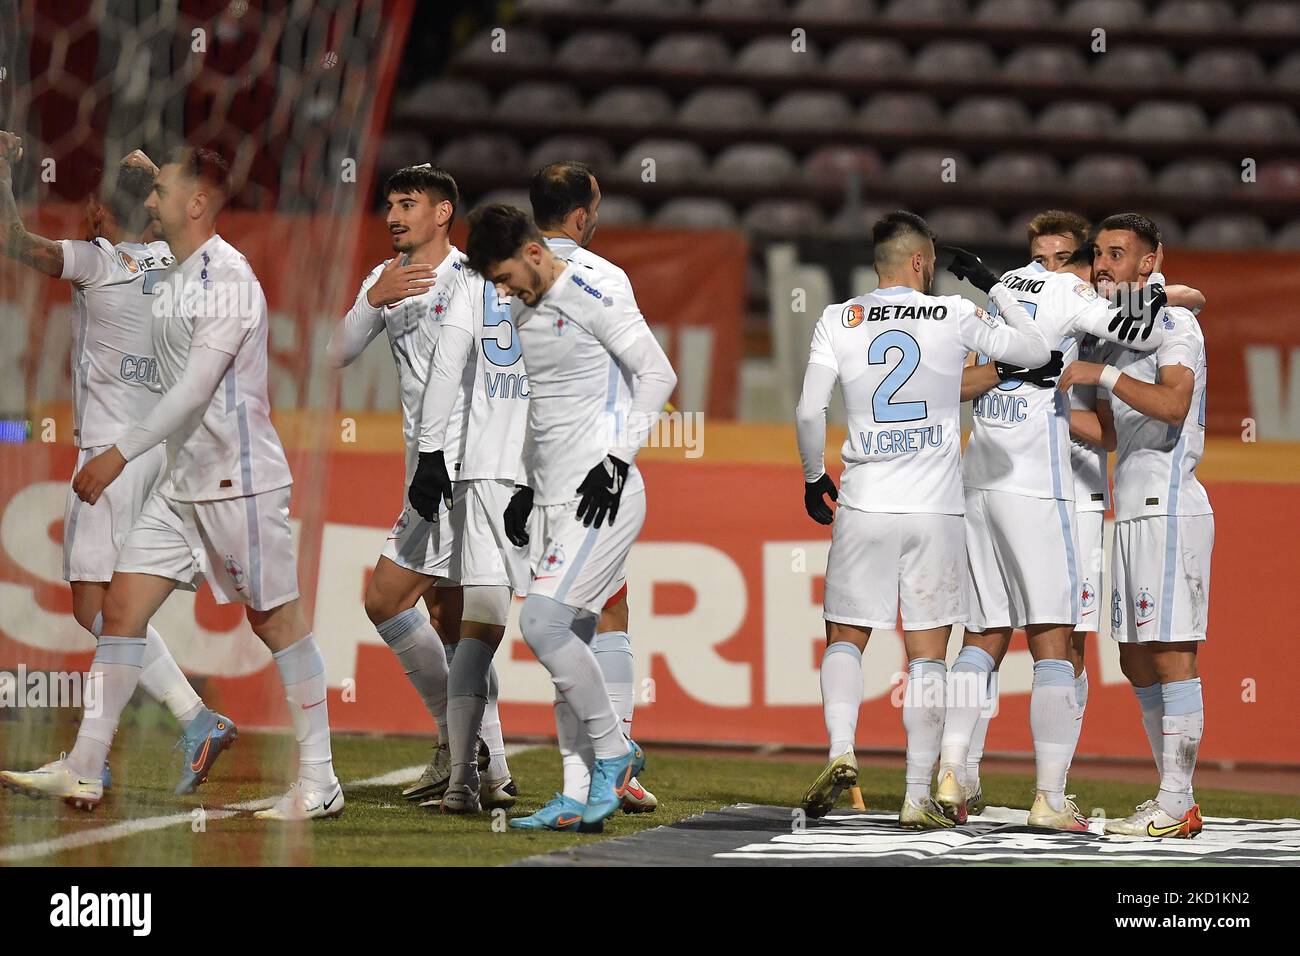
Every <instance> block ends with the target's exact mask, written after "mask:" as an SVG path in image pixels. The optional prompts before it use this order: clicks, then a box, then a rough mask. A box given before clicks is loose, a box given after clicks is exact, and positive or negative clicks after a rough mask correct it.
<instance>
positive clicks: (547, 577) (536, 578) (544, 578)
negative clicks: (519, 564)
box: [533, 574, 559, 581]
mask: <svg viewBox="0 0 1300 956" xmlns="http://www.w3.org/2000/svg"><path fill="white" fill-rule="evenodd" d="M558 576H559V575H555V574H536V575H533V580H534V581H549V580H550V579H551V578H554V577H558Z"/></svg>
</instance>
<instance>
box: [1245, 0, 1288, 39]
mask: <svg viewBox="0 0 1300 956" xmlns="http://www.w3.org/2000/svg"><path fill="white" fill-rule="evenodd" d="M1241 25H1242V26H1243V27H1245V28H1246V29H1247V30H1259V31H1260V32H1261V33H1300V7H1297V6H1296V4H1295V2H1294V0H1264V2H1262V3H1252V4H1251V5H1250V9H1249V10H1247V11H1246V15H1245V16H1244V17H1242V19H1241Z"/></svg>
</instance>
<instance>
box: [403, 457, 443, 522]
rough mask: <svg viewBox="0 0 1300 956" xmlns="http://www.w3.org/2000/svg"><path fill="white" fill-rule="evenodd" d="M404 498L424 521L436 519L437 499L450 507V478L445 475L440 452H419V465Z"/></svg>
mask: <svg viewBox="0 0 1300 956" xmlns="http://www.w3.org/2000/svg"><path fill="white" fill-rule="evenodd" d="M406 497H407V499H408V500H409V501H410V502H411V507H412V508H414V509H415V510H416V511H417V512H419V514H420V517H421V518H423V519H424V520H425V521H432V520H433V519H434V518H436V517H438V499H439V498H441V499H442V500H444V501H445V502H447V507H448V508H450V507H451V476H450V475H448V474H447V462H446V460H445V458H444V457H443V454H442V452H441V451H422V452H420V463H419V465H417V466H416V468H415V477H414V478H412V479H411V487H410V489H409V490H408V491H407V492H406Z"/></svg>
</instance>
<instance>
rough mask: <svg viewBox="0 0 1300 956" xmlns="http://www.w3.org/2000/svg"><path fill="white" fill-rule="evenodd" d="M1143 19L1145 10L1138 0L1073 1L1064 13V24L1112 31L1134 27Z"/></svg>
mask: <svg viewBox="0 0 1300 956" xmlns="http://www.w3.org/2000/svg"><path fill="white" fill-rule="evenodd" d="M1145 19H1146V10H1145V9H1144V8H1143V5H1142V3H1141V2H1140V0H1075V2H1074V3H1072V4H1070V8H1069V9H1068V10H1066V11H1065V17H1064V22H1066V23H1068V24H1069V25H1070V26H1083V27H1104V28H1105V29H1107V30H1114V29H1116V28H1118V27H1131V26H1134V25H1136V24H1139V23H1141V22H1142V21H1143V20H1145Z"/></svg>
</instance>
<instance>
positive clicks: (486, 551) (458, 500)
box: [450, 478, 622, 595]
mask: <svg viewBox="0 0 1300 956" xmlns="http://www.w3.org/2000/svg"><path fill="white" fill-rule="evenodd" d="M514 493H515V483H514V482H513V481H498V480H496V479H491V478H484V479H479V480H468V481H458V482H456V483H455V486H454V491H453V494H452V505H451V528H452V535H453V539H454V542H455V545H454V547H453V549H452V553H451V560H450V577H451V578H452V579H453V580H455V581H459V582H460V583H461V585H462V586H463V585H466V584H487V585H508V586H509V587H510V588H511V589H512V590H513V591H514V592H515V593H516V594H519V595H524V594H527V593H528V583H529V579H530V575H529V571H528V547H527V546H526V545H525V546H524V547H522V548H516V547H515V546H514V545H513V544H511V543H510V539H509V538H507V537H506V529H505V512H506V505H508V504H509V503H510V498H511V497H512V496H513V495H514ZM619 514H620V516H621V515H622V510H621V509H620V511H619Z"/></svg>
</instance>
